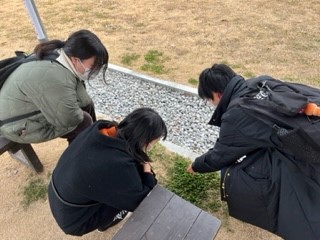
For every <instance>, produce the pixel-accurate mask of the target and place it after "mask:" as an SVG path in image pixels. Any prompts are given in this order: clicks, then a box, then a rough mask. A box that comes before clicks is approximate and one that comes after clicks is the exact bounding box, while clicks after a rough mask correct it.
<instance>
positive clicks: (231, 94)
mask: <svg viewBox="0 0 320 240" xmlns="http://www.w3.org/2000/svg"><path fill="white" fill-rule="evenodd" d="M247 81H250V80H247ZM246 87H247V83H246V81H245V80H244V79H243V78H241V77H240V76H237V77H235V78H233V79H232V80H231V82H230V83H229V84H228V86H227V88H226V90H225V92H224V93H223V96H222V98H221V101H220V103H219V105H218V106H217V108H216V110H215V112H214V114H213V116H212V119H211V120H210V122H209V124H212V125H215V126H219V127H220V135H219V139H218V141H217V142H216V144H215V145H214V147H213V148H212V149H210V150H209V151H208V152H207V153H205V154H203V155H201V156H199V157H198V158H196V159H195V161H194V162H193V164H192V167H193V169H194V171H196V172H200V173H205V172H212V171H218V170H221V173H222V174H221V176H222V177H221V180H222V184H221V195H222V199H224V200H226V201H227V203H228V208H229V213H230V215H231V216H233V217H235V218H237V219H240V220H243V221H245V222H247V223H251V224H253V225H256V226H259V227H261V228H264V229H266V230H268V231H271V232H273V233H275V234H277V235H279V236H281V237H283V238H284V239H286V240H287V239H289V240H295V239H297V240H300V239H310V240H313V239H320V214H318V213H319V212H320V164H309V163H306V162H302V161H298V160H297V159H296V158H295V157H294V156H293V155H292V154H289V153H288V152H286V153H285V152H284V151H283V150H282V149H281V147H279V146H281V143H280V141H279V139H278V137H277V135H276V134H275V133H274V131H272V128H271V127H270V126H268V125H266V124H265V123H263V122H261V121H257V120H256V119H255V118H254V117H253V116H249V115H247V114H246V113H245V112H244V111H242V110H241V109H240V108H238V107H232V108H230V109H228V106H229V103H230V101H231V100H233V99H234V98H236V97H238V96H239V95H241V94H242V93H243V92H244V91H246ZM239 159H241V160H242V161H241V162H240V163H238V162H237V161H238V160H239Z"/></svg>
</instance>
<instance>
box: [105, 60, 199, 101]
mask: <svg viewBox="0 0 320 240" xmlns="http://www.w3.org/2000/svg"><path fill="white" fill-rule="evenodd" d="M108 69H109V70H112V71H117V72H121V73H125V74H128V75H131V76H133V77H135V78H138V79H141V80H144V81H147V82H151V83H155V84H158V85H161V86H165V87H168V88H171V89H173V90H177V91H182V92H185V93H188V94H191V95H193V96H198V90H197V89H196V88H193V87H189V86H185V85H182V84H179V83H174V82H171V81H167V80H163V79H160V78H154V77H150V76H147V75H144V74H141V73H137V72H134V71H132V70H130V69H127V68H123V67H120V66H116V65H113V64H108Z"/></svg>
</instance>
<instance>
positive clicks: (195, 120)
mask: <svg viewBox="0 0 320 240" xmlns="http://www.w3.org/2000/svg"><path fill="white" fill-rule="evenodd" d="M87 89H88V92H89V94H90V95H91V96H92V99H93V101H94V103H95V106H96V109H97V111H98V112H100V113H102V114H104V115H106V116H107V118H109V119H112V120H116V121H120V120H121V119H122V118H123V117H124V116H126V115H127V114H128V113H129V112H131V111H133V110H134V109H136V108H139V107H151V108H153V109H155V110H156V111H157V112H158V113H159V114H160V115H161V116H162V118H163V119H164V121H165V122H166V124H167V127H168V137H167V139H166V141H164V142H162V144H163V145H164V146H166V147H167V148H168V149H169V150H171V151H174V152H176V153H178V154H180V155H182V156H185V157H189V158H190V159H192V160H193V159H194V158H195V157H196V156H198V155H199V154H202V153H204V152H206V151H207V150H208V149H209V148H212V147H213V145H214V143H215V141H216V139H217V137H218V134H219V128H216V127H213V126H210V125H208V124H207V122H208V121H209V119H210V117H211V115H212V113H213V111H214V108H213V107H211V106H208V105H206V104H205V103H204V102H203V101H202V100H201V99H200V98H199V97H198V96H197V89H196V88H191V87H188V86H185V85H182V84H177V83H174V82H172V81H167V80H163V79H159V78H153V77H150V76H147V75H144V74H140V73H137V72H134V71H132V70H130V69H126V68H123V67H119V66H116V65H113V64H109V68H108V72H107V84H105V83H104V82H103V81H102V79H101V76H98V77H97V78H96V79H95V80H92V81H90V83H89V84H87Z"/></svg>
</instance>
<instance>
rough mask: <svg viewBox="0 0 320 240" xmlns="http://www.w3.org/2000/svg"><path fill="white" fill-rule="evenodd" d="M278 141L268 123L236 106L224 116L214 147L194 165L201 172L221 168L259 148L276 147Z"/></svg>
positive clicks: (195, 169)
mask: <svg viewBox="0 0 320 240" xmlns="http://www.w3.org/2000/svg"><path fill="white" fill-rule="evenodd" d="M275 141H276V139H274V134H273V132H272V130H271V128H270V127H269V126H267V125H266V124H265V123H263V122H260V121H258V120H256V119H255V118H253V117H251V116H248V115H246V114H245V113H244V112H243V111H241V110H240V109H236V108H234V109H231V110H230V111H228V112H226V113H225V114H224V115H223V117H222V123H221V128H220V135H219V139H218V141H217V142H216V143H215V145H214V147H213V148H212V149H210V150H209V151H207V152H206V153H204V154H203V155H201V156H199V157H198V158H196V159H195V160H194V162H193V164H192V168H193V170H194V171H195V172H200V173H205V172H213V171H218V170H221V169H222V168H224V167H226V166H228V165H230V164H232V163H234V162H235V161H237V160H238V159H239V158H241V157H243V156H244V155H246V154H248V153H250V152H252V151H254V150H255V149H257V148H262V147H268V146H274V144H275Z"/></svg>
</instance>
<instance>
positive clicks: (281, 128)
mask: <svg viewBox="0 0 320 240" xmlns="http://www.w3.org/2000/svg"><path fill="white" fill-rule="evenodd" d="M247 85H248V89H247V91H246V92H245V93H244V94H242V95H241V96H240V97H239V98H236V99H233V100H232V101H231V103H230V104H229V107H228V108H230V107H233V106H238V107H240V108H242V109H243V111H245V112H246V113H247V114H248V115H250V116H253V117H254V118H256V119H258V120H259V121H262V122H264V123H265V124H267V125H268V126H270V127H271V128H272V130H273V131H274V132H275V133H276V134H277V135H278V137H279V139H280V140H281V142H282V146H279V147H280V148H282V149H283V150H289V152H290V153H292V154H294V155H295V156H296V157H297V158H298V159H301V160H304V161H307V162H310V163H320V117H318V116H307V115H306V114H305V113H304V109H305V107H306V105H307V104H308V103H310V102H311V103H315V104H317V105H319V104H320V89H316V88H313V87H309V86H306V85H303V84H297V83H288V82H283V81H280V80H277V79H274V78H272V77H269V76H260V77H257V78H252V79H249V80H247Z"/></svg>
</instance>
